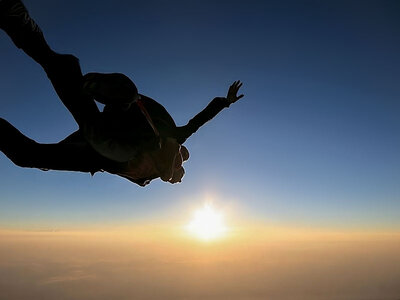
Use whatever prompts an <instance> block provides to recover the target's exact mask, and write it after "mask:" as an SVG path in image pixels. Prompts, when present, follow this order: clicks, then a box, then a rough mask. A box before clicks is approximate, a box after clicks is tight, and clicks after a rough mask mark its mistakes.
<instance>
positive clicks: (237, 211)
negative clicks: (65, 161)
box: [0, 0, 400, 230]
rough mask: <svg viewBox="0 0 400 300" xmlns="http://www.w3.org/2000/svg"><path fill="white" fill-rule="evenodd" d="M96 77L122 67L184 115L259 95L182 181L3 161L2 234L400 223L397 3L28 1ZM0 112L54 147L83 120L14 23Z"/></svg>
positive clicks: (199, 143)
mask: <svg viewBox="0 0 400 300" xmlns="http://www.w3.org/2000/svg"><path fill="white" fill-rule="evenodd" d="M25 4H26V6H27V7H28V9H29V11H30V13H31V15H32V16H33V17H34V18H35V19H36V21H37V22H38V24H39V25H40V26H41V27H42V29H43V31H44V33H45V35H46V38H47V40H48V41H49V44H50V45H51V46H52V47H53V48H54V49H55V50H57V51H59V52H63V53H72V54H74V55H76V56H77V57H79V58H80V61H81V65H82V70H83V72H91V71H98V72H121V73H125V74H126V75H128V76H129V77H130V78H132V80H133V81H134V82H135V83H136V85H137V86H138V89H139V91H140V92H141V93H143V94H146V95H148V96H150V97H152V98H154V99H157V100H158V101H159V102H160V103H161V104H163V105H164V106H165V107H166V108H167V109H168V111H169V112H170V113H171V115H172V116H173V117H174V118H175V120H176V122H177V124H185V123H186V122H187V121H188V120H189V119H190V118H191V117H192V116H194V115H195V114H196V113H197V112H199V111H200V110H201V109H202V108H204V107H205V106H206V105H207V104H208V102H209V101H210V100H211V99H212V98H213V97H215V96H224V95H225V94H226V91H227V88H228V87H229V85H230V84H231V83H232V82H233V81H234V80H237V79H240V80H242V81H243V82H244V85H243V88H242V90H243V93H244V94H245V97H244V98H243V99H242V100H240V102H238V103H237V104H235V105H232V106H231V108H229V109H228V110H225V111H223V112H222V113H221V114H220V115H218V117H217V118H215V119H214V120H212V121H211V122H210V123H208V124H207V125H205V126H204V127H203V128H201V129H200V130H199V132H198V133H196V134H195V135H194V136H192V137H191V139H190V140H189V141H188V142H187V144H186V145H187V147H188V148H189V150H190V152H191V159H190V160H189V162H187V163H186V165H185V169H186V176H185V178H184V180H183V183H182V184H180V185H170V184H166V183H163V182H161V181H159V180H157V181H155V182H153V183H152V184H151V185H149V186H148V187H146V188H141V187H139V186H135V185H133V184H131V183H130V182H128V181H126V180H124V179H122V178H119V177H117V176H113V175H109V174H96V175H95V176H94V177H91V176H90V175H89V174H83V173H71V172H55V171H49V172H42V171H39V170H30V169H23V168H19V167H16V166H14V165H13V164H12V163H11V162H10V161H9V160H8V159H7V158H6V157H5V156H4V155H3V154H2V153H1V154H0V178H1V180H0V227H3V228H19V229H30V228H39V229H40V228H71V227H74V226H78V227H79V226H100V225H101V226H107V225H110V226H114V225H123V224H131V223H135V222H141V221H164V220H167V221H169V222H172V221H177V222H179V221H180V220H184V219H185V218H187V216H188V215H189V212H190V211H191V209H192V208H193V207H196V206H199V205H200V204H201V203H202V202H203V201H205V199H213V201H214V202H215V205H217V206H219V207H221V208H223V209H224V210H226V211H229V216H230V217H231V218H236V220H252V221H255V222H260V221H261V222H266V223H272V224H280V225H284V226H286V225H291V226H310V227H340V228H361V229H363V228H372V229H389V230H398V229H400V184H399V183H400V155H399V150H400V135H399V131H400V118H399V114H400V101H399V96H400V85H399V79H400V56H399V53H400V3H399V2H398V1H140V2H139V1H117V2H115V1H103V0H100V1H78V0H71V1H60V0H51V1H50V0H36V1H29V0H26V1H25ZM0 53H1V58H0V61H1V63H0V65H1V70H0V99H1V100H0V116H1V117H2V118H5V119H7V120H8V121H10V122H11V123H12V124H13V125H14V126H16V127H17V128H18V129H20V130H21V131H22V132H23V133H24V134H26V135H28V136H29V137H31V138H33V139H35V140H37V141H40V142H47V143H50V142H57V141H59V140H61V139H63V138H64V137H65V136H67V135H68V134H70V133H71V132H73V131H74V130H76V129H77V126H76V124H75V123H74V121H73V119H72V117H71V116H70V115H69V113H68V111H67V110H66V109H65V108H64V107H63V106H62V104H61V102H60V101H59V100H58V98H57V96H56V94H55V93H54V91H53V90H52V87H51V85H50V83H49V82H48V80H47V78H46V76H45V74H44V72H43V71H42V70H41V69H40V67H39V66H37V65H36V64H35V63H34V62H33V61H31V60H30V59H29V58H28V57H27V56H26V55H25V54H24V53H22V52H21V51H20V50H18V49H16V48H15V46H14V45H13V44H12V43H11V41H10V39H9V38H8V37H7V36H6V35H5V34H4V33H3V32H0Z"/></svg>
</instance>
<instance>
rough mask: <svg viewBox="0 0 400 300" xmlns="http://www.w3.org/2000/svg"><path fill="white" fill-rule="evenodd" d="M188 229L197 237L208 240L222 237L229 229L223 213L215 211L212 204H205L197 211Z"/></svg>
mask: <svg viewBox="0 0 400 300" xmlns="http://www.w3.org/2000/svg"><path fill="white" fill-rule="evenodd" d="M186 229H187V230H188V231H189V232H190V233H191V234H193V235H194V236H196V237H197V238H200V239H202V240H206V241H209V240H214V239H217V238H220V237H222V236H223V235H224V234H225V233H226V231H227V228H226V226H225V224H224V218H223V215H222V213H220V212H217V211H215V209H214V208H213V207H212V206H211V204H205V205H204V207H203V208H201V209H199V210H197V211H195V213H194V215H193V219H192V220H191V221H190V223H189V224H188V225H187V226H186Z"/></svg>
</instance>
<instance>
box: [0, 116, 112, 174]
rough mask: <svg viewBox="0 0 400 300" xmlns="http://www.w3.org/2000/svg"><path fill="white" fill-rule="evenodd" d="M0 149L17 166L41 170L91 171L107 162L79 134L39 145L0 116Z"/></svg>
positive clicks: (104, 165)
mask: <svg viewBox="0 0 400 300" xmlns="http://www.w3.org/2000/svg"><path fill="white" fill-rule="evenodd" d="M0 150H1V151H2V152H3V153H4V154H5V155H6V156H7V157H8V158H9V159H10V160H11V161H12V162H13V163H14V164H16V165H17V166H20V167H24V168H38V169H42V170H60V171H79V172H90V173H95V172H97V171H100V170H101V169H103V168H107V166H108V164H109V162H108V160H106V159H105V158H104V157H102V156H101V155H99V154H97V153H96V152H95V151H94V150H93V149H92V148H91V147H90V146H89V145H88V144H87V143H86V142H85V141H84V140H83V139H81V142H80V140H79V137H75V138H74V139H70V140H65V141H63V142H60V143H57V144H40V143H37V142H35V141H34V140H32V139H30V138H28V137H26V136H25V135H23V134H22V133H21V132H20V131H19V130H18V129H16V128H15V127H14V126H12V125H11V124H10V123H9V122H7V121H6V120H4V119H2V118H0Z"/></svg>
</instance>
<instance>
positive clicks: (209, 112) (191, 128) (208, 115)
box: [176, 80, 244, 144]
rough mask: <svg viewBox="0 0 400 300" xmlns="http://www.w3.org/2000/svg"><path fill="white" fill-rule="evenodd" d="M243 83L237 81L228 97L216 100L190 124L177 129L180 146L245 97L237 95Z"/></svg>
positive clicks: (231, 87) (230, 89)
mask: <svg viewBox="0 0 400 300" xmlns="http://www.w3.org/2000/svg"><path fill="white" fill-rule="evenodd" d="M241 86H242V83H241V82H240V80H238V81H235V82H234V83H233V84H232V85H231V86H230V87H229V90H228V94H227V96H226V97H216V98H214V99H213V100H212V101H211V102H210V103H209V104H208V105H207V107H206V108H205V109H203V110H202V111H201V112H200V113H198V114H197V115H196V116H195V117H194V118H193V119H191V120H190V121H189V123H188V124H187V125H185V126H181V127H178V128H177V134H176V136H177V141H178V143H179V144H183V143H184V142H185V141H186V139H187V138H188V137H189V136H191V135H192V134H193V133H195V132H196V131H197V130H198V129H199V128H200V127H201V126H203V125H204V124H205V123H207V122H208V121H210V120H211V119H212V118H214V117H215V116H216V115H217V114H218V113H219V112H220V111H221V110H223V109H224V108H226V107H229V106H230V105H231V104H232V103H235V102H236V101H238V100H239V99H241V98H242V97H243V96H244V95H243V94H241V95H239V96H238V95H237V94H238V92H239V89H240V87H241Z"/></svg>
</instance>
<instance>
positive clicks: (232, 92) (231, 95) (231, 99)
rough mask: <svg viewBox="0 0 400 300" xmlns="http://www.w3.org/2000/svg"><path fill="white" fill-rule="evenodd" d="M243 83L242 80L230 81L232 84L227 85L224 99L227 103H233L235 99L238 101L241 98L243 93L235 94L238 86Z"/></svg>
mask: <svg viewBox="0 0 400 300" xmlns="http://www.w3.org/2000/svg"><path fill="white" fill-rule="evenodd" d="M242 85H243V83H242V82H240V80H237V81H235V82H234V83H232V85H231V86H230V87H229V90H228V95H227V96H226V100H228V103H229V104H228V105H230V104H232V103H235V102H236V101H238V100H239V99H240V98H243V96H244V95H243V94H241V95H239V96H238V95H237V93H238V92H239V89H240V87H241V86H242Z"/></svg>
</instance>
